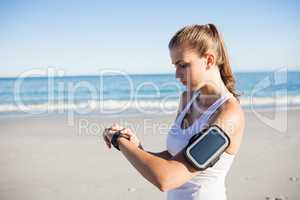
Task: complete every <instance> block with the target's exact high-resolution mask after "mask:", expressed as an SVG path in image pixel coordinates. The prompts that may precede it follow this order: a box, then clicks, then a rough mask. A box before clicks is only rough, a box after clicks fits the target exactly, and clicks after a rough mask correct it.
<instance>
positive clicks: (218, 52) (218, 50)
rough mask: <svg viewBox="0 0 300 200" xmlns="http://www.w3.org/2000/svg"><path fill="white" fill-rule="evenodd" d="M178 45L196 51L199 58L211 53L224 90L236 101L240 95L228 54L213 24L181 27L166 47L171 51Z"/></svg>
mask: <svg viewBox="0 0 300 200" xmlns="http://www.w3.org/2000/svg"><path fill="white" fill-rule="evenodd" d="M180 45H188V47H189V48H191V49H193V50H196V51H197V52H198V53H199V56H200V57H201V56H203V55H204V54H205V53H207V52H208V51H209V52H213V53H214V54H215V56H216V65H217V66H218V68H219V70H220V74H221V78H222V80H223V82H224V84H225V86H226V88H227V89H228V90H229V91H230V92H231V93H232V94H233V95H234V97H235V98H236V99H237V100H238V97H239V96H240V94H239V93H238V92H237V90H236V88H235V78H234V74H233V72H232V70H231V66H230V62H229V58H228V53H227V51H226V48H225V44H224V41H223V38H222V36H221V35H220V33H219V32H218V30H217V28H216V26H215V25H214V24H206V25H198V24H196V25H189V26H185V27H183V28H182V29H180V30H179V31H177V32H176V33H175V35H174V36H173V37H172V38H171V40H170V42H169V45H168V46H169V49H172V48H173V47H177V46H180Z"/></svg>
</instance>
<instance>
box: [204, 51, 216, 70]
mask: <svg viewBox="0 0 300 200" xmlns="http://www.w3.org/2000/svg"><path fill="white" fill-rule="evenodd" d="M205 58H206V62H207V63H206V68H207V69H211V68H212V67H213V66H214V64H215V55H214V54H211V53H207V54H206V55H205Z"/></svg>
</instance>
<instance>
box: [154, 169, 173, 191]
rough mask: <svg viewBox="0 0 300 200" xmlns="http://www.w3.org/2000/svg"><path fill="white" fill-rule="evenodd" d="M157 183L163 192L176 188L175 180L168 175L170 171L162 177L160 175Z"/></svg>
mask: <svg viewBox="0 0 300 200" xmlns="http://www.w3.org/2000/svg"><path fill="white" fill-rule="evenodd" d="M155 185H156V187H157V188H158V189H159V190H160V191H161V192H167V191H169V190H172V189H174V188H175V185H174V180H173V181H172V179H171V178H170V176H168V173H165V174H164V175H163V176H162V177H160V179H159V180H158V181H157V184H155Z"/></svg>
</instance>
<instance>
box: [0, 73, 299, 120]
mask: <svg viewBox="0 0 300 200" xmlns="http://www.w3.org/2000/svg"><path fill="white" fill-rule="evenodd" d="M235 77H236V81H237V89H238V91H239V92H240V93H241V97H240V102H241V105H242V107H243V108H244V109H272V108H274V107H279V108H280V109H291V108H295V107H299V106H300V71H286V70H278V71H275V72H274V71H272V72H237V73H235ZM183 91H184V86H183V85H182V84H181V83H180V82H179V81H178V80H176V79H175V75H174V74H148V75H147V74H143V75H120V74H119V75H114V74H112V75H105V76H64V77H60V76H57V77H52V76H50V77H23V78H20V77H9V78H8V77H7V78H4V77H3V78H0V115H2V116H6V115H24V114H25V115H30V116H32V115H44V114H63V113H65V112H70V111H72V112H74V113H77V114H102V115H118V114H128V113H134V114H138V113H141V114H145V113H146V114H170V113H175V112H176V110H177V106H178V100H179V96H180V94H181V93H182V92H183Z"/></svg>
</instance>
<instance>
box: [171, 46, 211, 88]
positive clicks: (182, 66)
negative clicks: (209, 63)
mask: <svg viewBox="0 0 300 200" xmlns="http://www.w3.org/2000/svg"><path fill="white" fill-rule="evenodd" d="M170 56H171V60H172V64H174V65H175V68H176V78H178V79H180V81H181V83H182V84H183V85H185V86H186V87H188V88H189V89H191V90H194V89H197V88H198V87H199V86H201V85H202V84H203V83H204V82H205V76H206V73H207V72H206V71H207V70H206V59H205V58H204V57H202V58H200V57H199V55H198V54H197V52H196V51H195V50H191V49H189V48H185V47H181V46H179V47H173V48H172V49H170Z"/></svg>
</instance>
